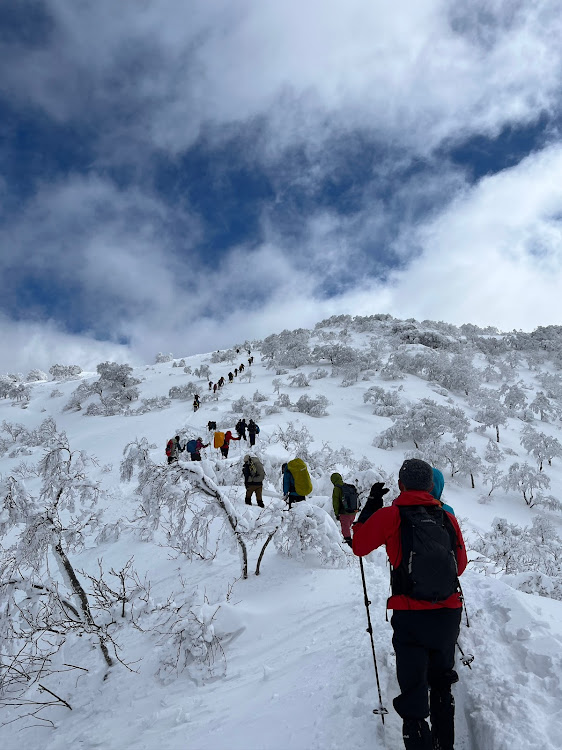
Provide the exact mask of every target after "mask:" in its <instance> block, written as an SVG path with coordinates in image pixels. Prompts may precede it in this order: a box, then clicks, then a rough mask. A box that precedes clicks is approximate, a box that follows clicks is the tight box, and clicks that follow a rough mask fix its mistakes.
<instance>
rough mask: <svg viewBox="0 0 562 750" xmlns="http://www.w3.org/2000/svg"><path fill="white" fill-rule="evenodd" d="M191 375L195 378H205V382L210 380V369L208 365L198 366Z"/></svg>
mask: <svg viewBox="0 0 562 750" xmlns="http://www.w3.org/2000/svg"><path fill="white" fill-rule="evenodd" d="M193 374H194V375H195V377H197V378H205V379H206V380H210V378H211V368H210V367H209V365H199V367H196V368H195V370H194V371H193Z"/></svg>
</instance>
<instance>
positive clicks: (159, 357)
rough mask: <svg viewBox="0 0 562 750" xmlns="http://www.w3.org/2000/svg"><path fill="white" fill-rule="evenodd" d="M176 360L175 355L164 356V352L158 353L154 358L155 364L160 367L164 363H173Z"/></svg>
mask: <svg viewBox="0 0 562 750" xmlns="http://www.w3.org/2000/svg"><path fill="white" fill-rule="evenodd" d="M173 359H174V355H173V354H162V352H158V354H157V355H156V357H155V358H154V364H156V365H160V364H163V363H164V362H171V361H172V360H173Z"/></svg>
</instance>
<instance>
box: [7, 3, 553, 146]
mask: <svg viewBox="0 0 562 750" xmlns="http://www.w3.org/2000/svg"><path fill="white" fill-rule="evenodd" d="M480 5H481V4H479V3H471V4H470V6H469V7H468V8H464V6H463V7H462V8H460V9H459V3H456V2H446V1H445V0H427V1H426V2H415V1H414V0H397V2H393V3H390V4H389V3H388V2H385V0H369V1H367V0H335V1H334V2H331V3H326V2H325V1H324V0H307V2H305V3H303V2H302V0H284V2H267V1H266V0H239V2H237V3H236V4H233V3H228V2H226V0H222V1H221V2H213V3H209V2H207V0H191V1H190V2H189V3H185V2H183V0H168V1H167V2H158V3H155V2H149V3H143V4H139V3H137V2H121V3H119V4H118V7H117V6H115V3H114V2H113V0H111V1H109V0H99V2H97V3H92V4H86V5H84V4H78V5H76V4H71V3H70V4H69V3H67V2H64V1H63V0H51V2H50V3H49V7H50V9H51V11H52V13H53V14H54V17H55V18H56V20H57V32H56V33H55V34H53V36H52V38H51V39H50V46H47V47H46V48H39V49H35V50H28V49H26V50H24V51H23V53H22V54H21V55H20V56H16V58H15V60H14V61H15V62H16V63H17V64H15V65H11V66H9V69H8V70H7V71H6V76H5V80H4V87H5V90H7V91H8V92H9V93H10V94H11V95H12V96H14V97H18V98H19V97H25V98H27V99H29V100H31V101H32V102H33V103H34V104H38V105H40V106H42V107H44V108H45V109H46V111H47V112H48V113H49V114H50V115H51V116H53V117H55V118H58V119H61V120H66V119H70V118H73V117H78V116H81V115H82V113H83V110H84V108H85V107H86V106H87V108H88V111H89V112H90V113H91V114H92V115H93V116H96V114H97V115H98V116H99V115H100V112H103V113H104V117H105V119H106V121H109V122H111V123H112V133H111V134H109V136H108V137H109V142H112V143H113V146H114V147H117V146H119V148H124V149H126V140H127V138H129V139H130V138H133V141H137V142H143V143H145V144H149V146H150V147H151V148H154V147H157V148H158V147H161V148H165V149H169V150H170V151H171V152H176V151H179V150H182V149H185V148H186V147H188V146H189V145H190V144H191V143H193V141H194V139H196V138H197V136H198V135H199V134H200V133H201V131H202V129H205V132H206V134H208V133H209V124H216V125H226V124H229V123H245V122H246V121H248V120H251V119H252V118H256V117H261V116H263V117H265V118H266V119H267V120H268V121H269V124H270V127H269V130H268V139H267V142H266V143H265V144H263V145H264V147H265V148H266V149H269V150H271V149H274V152H275V153H278V152H279V149H281V148H282V147H284V146H287V145H291V144H293V143H299V142H305V143H310V144H311V145H312V144H314V145H316V146H318V145H319V144H321V143H322V142H323V141H324V139H325V137H326V136H327V135H331V134H333V133H334V132H338V131H340V130H342V129H343V130H344V131H349V130H353V129H354V128H357V127H366V128H369V129H370V130H371V131H372V132H373V133H378V134H379V136H380V137H381V138H383V139H391V140H392V141H393V142H395V143H397V144H402V145H403V146H404V145H409V146H410V147H415V148H416V149H417V150H418V151H421V152H427V151H429V150H431V149H432V148H433V147H435V146H436V145H437V144H438V143H439V142H440V141H441V140H443V139H447V138H455V137H459V136H462V135H465V134H470V133H473V132H486V133H491V134H495V133H497V132H498V131H499V130H500V129H501V127H502V126H503V125H505V124H506V123H514V122H529V121H533V120H534V119H535V118H536V116H537V112H538V111H540V110H541V109H547V110H549V109H552V108H553V107H554V106H555V105H556V103H557V100H558V94H559V79H560V70H561V61H562V48H561V46H560V44H559V39H560V36H561V33H562V16H561V15H560V13H559V4H558V2H557V0H534V2H526V3H519V4H515V5H514V3H513V2H494V3H490V2H487V3H485V4H484V5H483V6H482V7H480ZM11 54H12V55H15V52H14V51H11ZM129 109H130V111H131V112H134V117H130V118H128V120H127V124H126V125H125V124H124V123H123V122H121V121H119V120H118V115H119V113H120V112H126V111H128V110H129ZM118 131H119V132H121V136H122V137H120V138H117V140H116V141H114V138H115V136H116V134H117V133H118ZM130 155H131V154H130ZM113 156H114V157H115V156H117V154H114V155H113Z"/></svg>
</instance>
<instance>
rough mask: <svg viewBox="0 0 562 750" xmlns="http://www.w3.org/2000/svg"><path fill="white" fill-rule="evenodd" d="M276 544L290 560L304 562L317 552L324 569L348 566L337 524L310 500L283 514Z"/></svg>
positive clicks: (275, 537) (275, 540)
mask: <svg viewBox="0 0 562 750" xmlns="http://www.w3.org/2000/svg"><path fill="white" fill-rule="evenodd" d="M273 541H274V543H275V547H276V549H277V550H278V552H279V553H280V554H282V555H286V556H287V557H295V558H296V559H298V560H302V559H304V557H305V555H307V554H309V553H314V554H315V555H317V557H318V558H319V560H320V563H321V564H322V565H323V566H324V567H329V568H343V567H345V565H346V564H347V557H346V554H345V552H344V550H343V549H342V546H341V534H340V531H339V529H338V528H337V527H336V525H335V523H334V521H333V520H332V518H330V516H329V515H328V514H327V513H326V511H324V510H322V508H318V507H317V506H315V505H312V504H310V503H308V502H306V501H304V502H301V503H295V505H293V506H292V508H291V510H290V511H289V512H287V513H284V514H283V520H282V523H281V526H280V527H279V529H278V531H277V533H276V534H275V536H274V537H273Z"/></svg>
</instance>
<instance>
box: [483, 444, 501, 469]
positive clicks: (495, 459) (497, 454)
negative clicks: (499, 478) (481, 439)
mask: <svg viewBox="0 0 562 750" xmlns="http://www.w3.org/2000/svg"><path fill="white" fill-rule="evenodd" d="M484 460H486V461H487V462H488V463H489V464H499V462H500V461H502V460H503V453H502V451H501V448H500V447H499V445H498V444H497V443H495V442H494V441H493V440H491V439H489V440H488V443H487V445H486V451H485V452H484Z"/></svg>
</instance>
